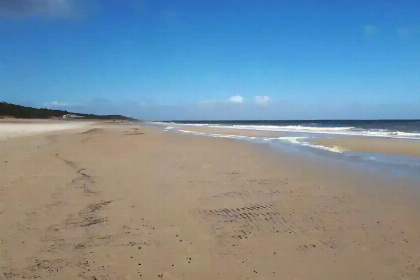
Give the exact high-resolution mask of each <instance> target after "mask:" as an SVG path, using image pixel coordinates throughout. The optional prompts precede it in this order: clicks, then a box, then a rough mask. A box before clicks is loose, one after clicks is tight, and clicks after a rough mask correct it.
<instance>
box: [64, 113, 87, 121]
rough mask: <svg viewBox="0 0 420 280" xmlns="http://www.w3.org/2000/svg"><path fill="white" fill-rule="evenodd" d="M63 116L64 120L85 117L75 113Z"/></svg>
mask: <svg viewBox="0 0 420 280" xmlns="http://www.w3.org/2000/svg"><path fill="white" fill-rule="evenodd" d="M61 118H62V119H63V120H66V119H83V116H78V115H75V114H66V115H63V116H62V117H61Z"/></svg>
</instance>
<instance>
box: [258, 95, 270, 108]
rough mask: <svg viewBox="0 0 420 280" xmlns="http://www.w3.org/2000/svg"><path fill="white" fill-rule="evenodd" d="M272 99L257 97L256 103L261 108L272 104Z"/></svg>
mask: <svg viewBox="0 0 420 280" xmlns="http://www.w3.org/2000/svg"><path fill="white" fill-rule="evenodd" d="M270 100H271V98H270V97H269V96H266V95H265V96H255V103H256V104H257V105H260V106H265V105H267V104H268V103H269V102H270Z"/></svg>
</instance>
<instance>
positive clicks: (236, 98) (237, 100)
mask: <svg viewBox="0 0 420 280" xmlns="http://www.w3.org/2000/svg"><path fill="white" fill-rule="evenodd" d="M229 102H232V103H244V98H243V96H240V95H234V96H231V97H230V98H229Z"/></svg>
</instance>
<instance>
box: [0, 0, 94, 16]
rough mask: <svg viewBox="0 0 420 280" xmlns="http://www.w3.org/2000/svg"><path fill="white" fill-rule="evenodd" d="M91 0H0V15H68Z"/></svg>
mask: <svg viewBox="0 0 420 280" xmlns="http://www.w3.org/2000/svg"><path fill="white" fill-rule="evenodd" d="M92 3H93V0H0V16H10V17H25V16H47V17H56V18H65V17H70V16H73V15H75V14H77V13H78V12H81V11H82V10H84V8H87V7H88V6H89V5H90V4H92Z"/></svg>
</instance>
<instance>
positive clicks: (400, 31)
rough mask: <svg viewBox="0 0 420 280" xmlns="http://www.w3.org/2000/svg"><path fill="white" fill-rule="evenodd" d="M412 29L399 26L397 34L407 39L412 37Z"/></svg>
mask: <svg viewBox="0 0 420 280" xmlns="http://www.w3.org/2000/svg"><path fill="white" fill-rule="evenodd" d="M411 33H412V31H411V30H410V29H408V28H405V27H400V28H397V36H398V37H399V38H401V39H406V38H408V37H410V35H411Z"/></svg>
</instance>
